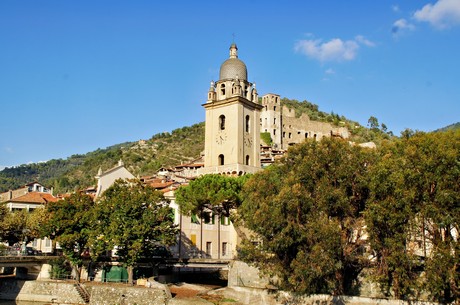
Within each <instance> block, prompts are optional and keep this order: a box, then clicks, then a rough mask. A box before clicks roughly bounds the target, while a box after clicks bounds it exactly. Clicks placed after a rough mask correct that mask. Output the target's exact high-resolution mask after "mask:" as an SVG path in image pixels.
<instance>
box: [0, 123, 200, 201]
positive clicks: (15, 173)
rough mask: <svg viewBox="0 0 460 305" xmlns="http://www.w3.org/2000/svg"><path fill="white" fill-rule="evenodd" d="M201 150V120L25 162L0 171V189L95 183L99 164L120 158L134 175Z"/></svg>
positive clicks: (105, 165)
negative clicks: (135, 138)
mask: <svg viewBox="0 0 460 305" xmlns="http://www.w3.org/2000/svg"><path fill="white" fill-rule="evenodd" d="M203 150H204V123H199V124H195V125H193V126H190V127H183V128H178V129H175V130H173V131H172V132H171V133H169V132H166V133H159V134H156V135H154V136H153V137H152V138H151V139H149V140H146V141H145V142H141V141H139V142H126V143H122V144H117V145H114V146H110V147H107V148H105V149H97V150H95V151H93V152H89V153H87V154H84V155H73V156H70V157H68V158H67V159H65V160H64V159H55V160H50V161H47V162H43V163H34V164H24V165H21V166H17V167H12V168H5V169H3V170H2V171H0V192H4V191H7V190H8V189H15V188H18V187H20V186H22V185H24V184H26V183H28V182H31V181H39V182H40V183H42V184H44V185H46V186H49V187H54V189H55V193H64V192H68V191H72V190H74V189H81V188H86V187H88V186H92V185H95V183H96V179H95V178H94V177H95V176H96V174H97V171H98V169H99V167H102V169H103V170H107V169H109V168H112V167H113V166H115V165H116V164H117V162H118V160H120V159H122V160H123V162H124V163H125V166H126V167H127V168H128V170H129V171H131V172H132V173H133V174H134V175H149V174H153V173H155V172H156V171H157V170H158V169H159V168H160V167H161V166H173V165H177V164H180V163H181V162H187V161H191V160H193V159H195V158H197V157H199V156H200V153H201V152H202V151H203Z"/></svg>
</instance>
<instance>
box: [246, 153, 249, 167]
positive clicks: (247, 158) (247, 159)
mask: <svg viewBox="0 0 460 305" xmlns="http://www.w3.org/2000/svg"><path fill="white" fill-rule="evenodd" d="M246 165H249V155H246Z"/></svg>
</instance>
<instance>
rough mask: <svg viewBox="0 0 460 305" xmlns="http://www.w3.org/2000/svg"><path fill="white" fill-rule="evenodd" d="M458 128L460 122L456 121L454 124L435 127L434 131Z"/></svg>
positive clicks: (459, 127)
mask: <svg viewBox="0 0 460 305" xmlns="http://www.w3.org/2000/svg"><path fill="white" fill-rule="evenodd" d="M458 129H460V122H457V123H455V124H450V125H448V126H446V127H443V128H439V129H436V130H435V131H434V132H439V131H447V130H458Z"/></svg>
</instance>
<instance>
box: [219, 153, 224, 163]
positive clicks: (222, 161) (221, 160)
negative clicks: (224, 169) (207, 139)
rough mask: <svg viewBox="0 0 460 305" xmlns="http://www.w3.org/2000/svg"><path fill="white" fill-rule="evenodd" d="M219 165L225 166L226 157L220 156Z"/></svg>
mask: <svg viewBox="0 0 460 305" xmlns="http://www.w3.org/2000/svg"><path fill="white" fill-rule="evenodd" d="M219 165H224V155H222V154H221V155H219Z"/></svg>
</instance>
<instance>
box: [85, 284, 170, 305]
mask: <svg viewBox="0 0 460 305" xmlns="http://www.w3.org/2000/svg"><path fill="white" fill-rule="evenodd" d="M86 288H87V290H88V292H89V293H90V295H91V301H90V304H91V305H112V304H124V305H130V304H137V305H143V304H146V305H147V304H149V305H164V304H167V303H168V300H169V299H170V293H169V290H168V291H165V290H162V289H154V288H145V287H128V286H126V287H123V286H121V287H110V286H103V285H97V286H90V287H86ZM168 293H169V295H168Z"/></svg>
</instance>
